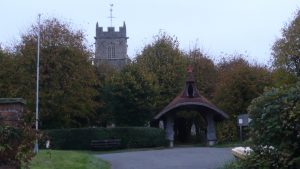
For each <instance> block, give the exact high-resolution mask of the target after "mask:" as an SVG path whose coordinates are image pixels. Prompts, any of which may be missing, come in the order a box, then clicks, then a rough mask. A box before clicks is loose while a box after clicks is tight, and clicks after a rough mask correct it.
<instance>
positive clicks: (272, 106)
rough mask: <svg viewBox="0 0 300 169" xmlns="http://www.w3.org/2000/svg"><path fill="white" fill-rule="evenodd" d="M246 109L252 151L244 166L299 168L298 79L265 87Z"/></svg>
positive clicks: (299, 105)
mask: <svg viewBox="0 0 300 169" xmlns="http://www.w3.org/2000/svg"><path fill="white" fill-rule="evenodd" d="M248 112H249V114H250V118H252V121H251V123H250V136H251V139H252V142H253V145H254V146H253V149H254V153H253V155H252V156H251V158H250V157H249V158H248V159H247V161H246V162H245V163H247V165H246V166H244V168H272V169H273V168H274V169H279V168H280V169H281V168H300V166H299V157H300V141H299V140H300V83H297V84H294V85H292V86H290V87H285V88H277V89H275V88H274V89H271V90H269V91H266V92H265V93H264V94H263V95H262V96H260V97H258V98H257V99H255V100H253V101H252V103H251V105H250V106H249V108H248Z"/></svg>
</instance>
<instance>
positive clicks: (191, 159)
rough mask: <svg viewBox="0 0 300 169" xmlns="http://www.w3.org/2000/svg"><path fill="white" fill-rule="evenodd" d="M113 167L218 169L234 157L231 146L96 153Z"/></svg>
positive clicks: (118, 168) (124, 168)
mask: <svg viewBox="0 0 300 169" xmlns="http://www.w3.org/2000/svg"><path fill="white" fill-rule="evenodd" d="M96 156H97V157H99V158H101V159H104V160H106V161H108V162H109V163H111V164H112V169H216V168H218V167H221V166H222V165H223V164H224V163H225V162H226V161H229V160H231V159H233V156H232V154H231V149H230V148H206V147H205V148H201V147H190V148H173V149H164V150H150V151H137V152H124V153H112V154H101V155H96Z"/></svg>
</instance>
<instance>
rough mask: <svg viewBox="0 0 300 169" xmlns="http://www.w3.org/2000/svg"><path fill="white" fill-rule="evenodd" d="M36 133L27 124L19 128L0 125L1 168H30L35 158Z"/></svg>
mask: <svg viewBox="0 0 300 169" xmlns="http://www.w3.org/2000/svg"><path fill="white" fill-rule="evenodd" d="M34 138H35V132H34V131H33V130H32V129H31V128H30V127H29V126H27V125H26V124H20V125H19V126H18V127H13V126H6V125H3V124H1V125H0V168H11V169H19V168H21V166H22V167H23V168H28V165H29V161H30V160H31V158H32V157H33V156H34V154H33V152H32V150H33V145H34V144H33V141H34Z"/></svg>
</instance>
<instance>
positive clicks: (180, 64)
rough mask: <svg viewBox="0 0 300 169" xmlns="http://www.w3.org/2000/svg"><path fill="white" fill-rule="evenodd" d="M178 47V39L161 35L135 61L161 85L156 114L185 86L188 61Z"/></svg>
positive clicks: (164, 34)
mask: <svg viewBox="0 0 300 169" xmlns="http://www.w3.org/2000/svg"><path fill="white" fill-rule="evenodd" d="M178 45H179V43H178V41H177V40H176V38H174V37H171V36H169V35H167V34H166V33H161V34H159V35H157V36H156V37H155V39H154V41H153V42H152V43H151V44H149V45H146V46H145V47H144V49H143V51H142V52H141V54H139V55H138V56H137V57H136V60H135V62H136V63H137V65H138V66H140V67H141V69H143V70H145V71H146V72H149V73H152V74H153V75H154V76H155V77H156V80H157V82H158V85H159V89H158V91H159V92H158V96H159V97H157V101H156V112H159V111H160V110H161V109H162V108H164V107H165V106H166V105H167V104H168V103H169V102H170V101H171V100H172V99H173V98H174V97H175V96H176V95H177V94H178V92H180V90H181V89H182V84H184V83H183V82H184V79H185V75H186V71H185V70H186V67H187V59H186V57H184V54H183V52H181V51H180V49H179V47H178Z"/></svg>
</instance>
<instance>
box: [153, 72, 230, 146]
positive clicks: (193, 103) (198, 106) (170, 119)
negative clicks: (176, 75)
mask: <svg viewBox="0 0 300 169" xmlns="http://www.w3.org/2000/svg"><path fill="white" fill-rule="evenodd" d="M180 110H195V111H197V112H199V113H201V114H202V115H203V117H204V118H205V120H206V123H207V131H206V133H207V135H206V138H207V141H208V144H209V145H214V144H215V143H216V141H217V137H216V131H215V121H220V120H223V119H226V118H228V115H227V114H226V113H224V112H223V111H222V110H220V109H218V108H217V107H216V106H214V105H213V104H212V103H210V102H209V101H208V100H207V99H206V98H204V97H203V96H201V95H200V94H199V91H198V89H197V87H196V83H195V80H194V76H193V72H192V68H191V67H189V68H188V77H187V79H186V82H185V87H184V89H183V91H182V92H181V93H180V94H179V95H178V96H177V97H176V98H175V99H174V100H173V101H172V102H171V103H169V105H167V106H166V107H165V108H164V109H163V110H162V111H161V112H160V113H159V114H158V115H156V116H155V117H154V119H155V120H159V119H164V121H165V130H166V135H167V139H168V140H169V142H170V147H173V141H174V119H175V116H176V112H178V111H180Z"/></svg>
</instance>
